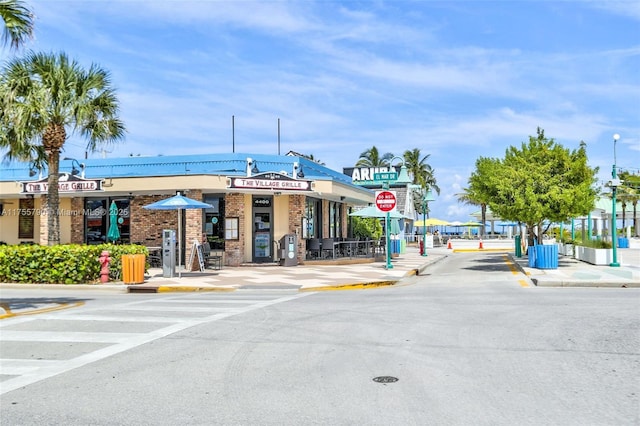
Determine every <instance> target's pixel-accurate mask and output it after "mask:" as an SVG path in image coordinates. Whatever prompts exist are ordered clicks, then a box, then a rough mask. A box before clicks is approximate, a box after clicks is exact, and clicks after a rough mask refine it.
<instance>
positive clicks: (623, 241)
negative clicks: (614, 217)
mask: <svg viewBox="0 0 640 426" xmlns="http://www.w3.org/2000/svg"><path fill="white" fill-rule="evenodd" d="M618 248H629V239H628V238H627V237H618Z"/></svg>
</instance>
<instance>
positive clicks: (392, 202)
mask: <svg viewBox="0 0 640 426" xmlns="http://www.w3.org/2000/svg"><path fill="white" fill-rule="evenodd" d="M397 202H398V200H397V198H396V193H395V191H376V207H377V208H378V210H380V211H382V212H386V215H385V222H384V231H385V232H384V234H385V242H386V244H385V245H386V246H387V247H386V252H387V269H393V265H392V264H391V233H390V232H389V227H390V225H391V211H392V210H395V208H396V204H397Z"/></svg>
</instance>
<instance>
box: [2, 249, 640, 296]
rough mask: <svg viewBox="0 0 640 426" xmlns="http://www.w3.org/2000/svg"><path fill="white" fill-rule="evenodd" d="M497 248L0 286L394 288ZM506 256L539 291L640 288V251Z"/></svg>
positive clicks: (150, 289)
mask: <svg viewBox="0 0 640 426" xmlns="http://www.w3.org/2000/svg"><path fill="white" fill-rule="evenodd" d="M496 250H499V249H498V248H490V249H488V250H487V249H476V250H470V249H464V250H460V251H457V250H451V249H447V248H446V247H438V248H434V249H427V256H421V255H420V253H419V252H418V248H417V247H414V246H409V247H407V248H406V253H403V254H401V255H400V257H398V258H395V259H392V262H391V264H392V266H393V268H391V269H386V262H373V263H360V264H342V265H337V264H307V265H298V266H289V267H285V266H278V265H268V266H240V267H223V268H222V269H221V270H206V271H205V272H200V271H198V272H183V273H182V274H181V277H178V276H175V277H173V278H163V277H162V269H159V268H153V269H150V270H149V273H148V275H146V276H145V282H144V283H142V284H132V285H125V284H122V283H113V284H94V285H89V284H86V285H82V284H81V285H62V284H0V289H9V288H12V289H27V288H29V289H63V290H102V291H115V292H123V293H124V292H150V293H156V292H171V291H175V292H179V291H180V292H185V291H234V290H238V289H274V290H277V289H283V290H298V291H323V290H341V289H355V288H366V287H377V286H383V285H393V284H396V283H398V282H399V281H401V280H402V279H404V278H407V277H410V276H413V275H419V274H420V273H422V272H423V271H424V270H425V269H426V268H428V267H429V265H432V264H434V263H435V262H438V261H440V260H442V259H444V258H445V257H447V256H458V255H464V253H465V252H470V251H477V252H484V253H486V254H487V255H489V254H491V253H495V252H496ZM500 251H502V252H504V253H505V254H507V255H508V256H509V258H510V260H511V262H513V263H514V264H515V265H516V266H517V268H518V269H519V270H520V271H521V272H522V273H524V274H526V275H527V277H528V278H529V280H530V281H531V284H532V285H536V286H539V287H568V286H577V287H617V288H620V287H640V249H620V250H618V260H619V262H620V267H617V268H614V267H610V266H595V265H590V264H588V263H585V262H580V261H577V260H575V259H572V258H569V257H565V256H560V259H559V261H558V268H557V269H537V268H530V267H529V266H528V259H527V257H526V256H523V257H521V258H516V257H515V255H514V253H513V250H512V249H509V248H504V249H502V250H500Z"/></svg>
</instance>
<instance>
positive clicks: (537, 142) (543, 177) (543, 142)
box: [471, 128, 597, 245]
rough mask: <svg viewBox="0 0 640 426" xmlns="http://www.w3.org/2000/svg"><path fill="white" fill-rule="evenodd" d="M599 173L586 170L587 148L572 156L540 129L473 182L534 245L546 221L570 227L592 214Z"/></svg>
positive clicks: (485, 165) (491, 205) (479, 170)
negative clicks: (567, 223) (519, 225)
mask: <svg viewBox="0 0 640 426" xmlns="http://www.w3.org/2000/svg"><path fill="white" fill-rule="evenodd" d="M596 173H597V168H595V169H594V168H590V167H589V166H588V165H587V154H586V144H585V143H584V142H581V144H580V148H579V149H577V150H573V151H570V150H568V149H566V148H564V147H562V146H561V145H560V144H558V143H556V142H555V141H554V140H553V139H547V138H546V137H545V135H544V130H542V129H540V128H538V130H537V136H530V137H529V142H528V143H523V144H522V146H521V147H520V149H518V148H516V147H513V146H511V147H509V148H508V149H507V150H506V153H505V157H504V158H503V159H501V160H499V159H487V160H484V161H482V162H481V167H477V168H476V172H475V176H474V178H473V179H474V180H473V181H472V182H482V186H481V187H480V188H479V190H480V194H481V197H482V200H486V201H487V203H488V206H489V208H491V210H492V211H493V212H494V213H495V214H497V215H498V216H500V217H501V218H502V219H504V220H512V221H516V222H522V223H524V224H526V226H527V231H528V235H529V244H530V245H533V244H534V241H535V240H536V239H539V237H540V236H539V235H536V234H535V230H536V229H541V227H542V224H543V222H544V221H550V222H565V221H567V220H568V219H569V218H571V217H576V216H583V215H586V214H588V213H589V212H590V211H591V210H592V209H593V207H594V205H595V199H596V195H597V192H596V189H595V183H596ZM471 185H473V183H472V184H471ZM475 189H478V188H477V187H476V188H475Z"/></svg>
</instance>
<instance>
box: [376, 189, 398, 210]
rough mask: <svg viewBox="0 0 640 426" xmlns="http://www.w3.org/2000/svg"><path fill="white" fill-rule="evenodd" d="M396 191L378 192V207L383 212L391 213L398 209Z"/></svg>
mask: <svg viewBox="0 0 640 426" xmlns="http://www.w3.org/2000/svg"><path fill="white" fill-rule="evenodd" d="M396 203H397V200H396V193H395V191H376V207H377V209H378V210H380V211H381V212H385V213H386V212H390V211H393V210H395V208H396Z"/></svg>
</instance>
